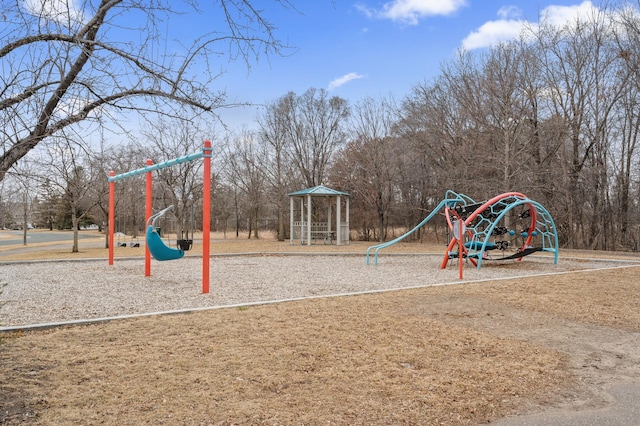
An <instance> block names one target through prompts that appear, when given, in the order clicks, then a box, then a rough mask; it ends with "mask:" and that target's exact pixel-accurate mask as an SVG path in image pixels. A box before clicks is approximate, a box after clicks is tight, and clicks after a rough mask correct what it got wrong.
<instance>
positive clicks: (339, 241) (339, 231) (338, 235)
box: [336, 195, 342, 246]
mask: <svg viewBox="0 0 640 426" xmlns="http://www.w3.org/2000/svg"><path fill="white" fill-rule="evenodd" d="M340 198H341V197H340V195H338V196H337V197H336V228H337V229H336V245H337V246H339V245H341V244H342V239H341V238H342V229H341V228H342V226H340V210H341V206H340Z"/></svg>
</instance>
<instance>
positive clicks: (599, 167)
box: [0, 4, 640, 250]
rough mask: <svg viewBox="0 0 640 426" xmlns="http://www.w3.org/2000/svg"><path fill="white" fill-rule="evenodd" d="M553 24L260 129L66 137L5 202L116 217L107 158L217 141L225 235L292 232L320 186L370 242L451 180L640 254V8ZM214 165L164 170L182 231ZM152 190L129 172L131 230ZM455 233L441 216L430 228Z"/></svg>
mask: <svg viewBox="0 0 640 426" xmlns="http://www.w3.org/2000/svg"><path fill="white" fill-rule="evenodd" d="M540 22H541V23H540V25H536V26H533V25H532V26H530V27H528V28H526V29H525V31H524V32H523V33H522V35H521V37H520V38H519V39H518V40H515V41H511V42H505V43H502V44H499V45H496V46H494V47H492V48H489V49H486V50H482V51H473V52H465V51H461V52H459V54H458V55H457V56H456V57H455V58H453V59H450V60H448V61H446V62H445V63H443V64H442V66H441V69H440V72H439V73H438V75H437V76H436V77H434V78H433V79H431V80H429V81H424V82H421V83H417V84H415V85H414V86H413V88H412V90H411V91H410V93H409V94H407V95H406V96H404V97H403V98H400V99H394V98H392V97H388V98H365V99H362V100H360V101H358V102H356V103H353V104H350V103H349V102H348V101H347V100H345V99H342V98H340V97H338V96H331V95H330V94H329V93H328V92H327V91H325V90H324V89H317V88H310V89H308V90H307V91H305V92H304V93H294V92H289V93H286V94H284V95H283V96H281V97H280V98H278V99H275V100H273V101H271V102H270V103H268V104H267V105H266V106H265V107H264V108H263V109H262V110H261V112H260V114H259V115H258V117H257V118H256V123H255V126H252V127H251V128H247V129H241V130H237V129H236V130H234V131H232V132H219V133H218V134H213V135H212V134H211V130H210V129H211V121H210V120H209V119H206V117H204V116H202V117H201V116H196V117H195V118H194V116H193V114H191V115H189V114H186V115H188V116H189V119H186V120H185V119H184V116H185V114H182V112H181V111H180V110H176V109H173V110H172V111H174V113H172V114H171V115H163V116H159V117H154V119H153V120H149V122H148V124H147V126H146V128H144V129H142V130H141V135H142V136H141V137H140V136H139V137H138V140H144V141H145V143H144V144H142V143H139V142H135V141H131V142H130V143H127V144H122V143H120V144H114V143H110V141H109V140H108V139H109V138H108V137H106V138H105V139H104V140H102V139H101V142H103V143H100V144H99V146H95V144H93V145H89V144H86V143H83V141H82V138H81V137H80V136H79V134H78V133H71V132H61V133H60V132H59V133H54V134H52V135H50V136H49V137H48V138H47V139H45V141H46V144H45V146H46V149H40V150H38V155H34V156H33V158H21V159H20V161H17V162H16V163H15V164H14V165H12V166H11V168H10V171H11V173H8V175H7V176H8V178H7V177H5V179H4V180H3V191H2V194H3V196H2V199H1V200H0V209H2V208H3V206H4V208H6V205H7V203H8V202H9V201H12V202H17V203H20V202H23V203H26V202H27V200H31V203H32V207H30V208H32V209H33V212H34V214H36V213H35V212H37V216H38V217H41V216H42V217H46V215H45V214H44V212H45V211H46V212H48V213H47V214H48V215H49V218H51V216H50V213H49V212H50V211H51V210H52V208H51V204H52V203H54V201H55V200H57V201H55V202H56V203H58V205H59V204H60V203H61V202H62V200H64V203H65V205H67V206H68V207H65V209H66V210H67V211H69V212H70V215H71V219H72V220H71V222H72V225H73V226H76V225H77V224H78V222H77V221H79V220H81V219H84V218H87V217H91V218H92V220H93V221H94V222H96V223H98V224H102V223H104V222H105V221H106V204H105V203H106V176H107V173H108V169H114V170H115V171H116V173H119V172H124V171H128V170H133V169H136V168H139V167H141V166H142V165H144V161H145V159H146V158H152V159H153V160H154V161H163V160H166V159H170V158H176V157H179V156H181V155H185V154H188V153H190V152H192V151H193V150H195V149H199V147H200V146H201V143H202V141H203V140H204V139H212V142H213V145H214V167H213V170H214V172H213V173H214V174H213V175H212V176H211V179H212V182H213V185H212V189H213V197H214V199H213V200H212V210H213V211H212V221H213V223H212V229H213V230H216V229H217V230H220V231H225V232H226V231H229V232H232V233H235V234H236V235H241V234H242V235H246V236H248V237H250V238H251V237H254V238H258V237H259V236H260V234H259V233H260V232H265V231H269V232H273V233H274V234H275V235H277V236H278V238H279V239H281V240H283V239H285V238H286V237H288V231H289V230H288V229H287V228H288V225H287V224H288V213H289V212H288V199H287V194H288V193H290V192H293V191H296V190H299V189H303V188H306V187H311V186H315V185H319V184H325V185H326V186H329V187H333V188H335V189H338V190H341V191H344V192H347V193H350V194H351V223H350V227H351V230H352V233H353V235H352V238H356V239H362V240H385V239H388V238H390V237H392V236H394V235H397V234H398V233H399V232H402V231H403V230H406V229H408V228H410V227H413V226H414V225H415V224H416V223H418V222H419V221H420V220H421V219H422V218H424V217H425V216H426V215H427V214H428V212H429V211H431V209H433V208H434V207H435V206H436V205H437V204H438V203H439V201H440V200H441V199H442V198H443V196H444V194H445V192H446V191H447V190H449V189H451V190H454V191H456V192H460V193H463V194H466V195H468V196H470V197H472V198H474V199H476V200H478V201H481V200H485V199H489V198H491V197H493V196H495V195H498V194H500V193H503V192H508V191H518V192H522V193H525V194H526V195H527V196H528V197H529V198H531V199H534V200H536V201H538V202H539V203H541V204H542V205H544V206H545V208H546V209H547V210H548V211H549V212H550V213H551V215H552V216H553V218H554V221H555V223H556V225H557V227H558V234H559V237H560V240H561V244H562V245H563V246H564V247H570V248H586V249H603V250H638V249H639V248H640V240H639V239H640V214H639V213H638V200H639V195H640V185H639V183H640V180H639V171H640V170H639V165H640V162H639V161H638V160H639V158H638V152H637V142H638V134H639V129H640V122H639V120H640V115H639V114H640V110H639V108H638V104H639V101H640V96H639V95H640V71H639V70H640V43H639V42H640V14H639V12H638V8H637V7H631V6H630V5H629V4H624V5H622V6H620V7H615V8H613V7H612V8H609V9H600V10H598V11H597V12H594V14H593V15H592V16H589V17H582V18H580V19H579V20H575V21H573V22H570V23H568V24H566V25H564V26H562V27H558V26H555V25H552V24H551V23H545V21H544V20H542V19H541V21H540ZM183 112H184V111H183ZM5 131H6V130H5ZM34 162H37V164H38V167H33V166H32V164H34ZM34 170H37V171H42V172H41V173H40V174H39V177H38V178H37V179H34V178H33V176H34V174H38V173H36V172H34ZM200 175H201V171H200V170H199V165H198V164H196V163H195V162H194V164H182V165H180V166H178V167H175V168H171V169H166V170H164V169H163V170H162V171H160V172H159V173H158V176H157V178H156V181H157V186H158V188H157V189H155V188H154V193H155V194H156V197H157V202H158V205H163V206H166V205H168V204H174V205H176V206H177V209H176V221H177V222H179V223H177V224H176V227H177V228H178V229H182V230H184V229H187V228H189V227H191V226H192V225H191V224H190V223H187V222H185V218H187V217H189V218H192V219H193V220H192V219H190V221H191V222H192V223H194V224H198V223H199V221H198V218H199V216H198V215H199V214H200V213H199V211H200V210H199V209H198V207H199V206H200V204H199V203H200V202H201V200H198V194H199V188H200V187H201V185H202V182H201V178H200ZM34 182H37V183H36V184H34ZM31 187H33V188H31ZM9 189H12V190H15V191H14V192H13V194H14V196H11V194H12V192H11V191H9ZM27 189H28V190H27ZM143 190H144V185H143V184H142V183H141V182H140V181H136V180H135V179H130V180H129V179H127V180H125V181H122V183H118V185H117V191H118V194H117V197H116V198H117V200H118V205H117V206H116V211H117V217H118V218H120V223H118V220H116V222H117V223H116V226H117V227H120V228H121V229H122V232H125V233H127V234H132V233H135V232H138V231H139V230H140V229H141V224H143V222H144V205H143V204H144V202H143V200H144V194H143V193H142V191H143ZM25 193H28V194H31V195H29V196H24V194H25ZM56 197H57V198H56ZM74 206H75V207H74ZM192 211H193V212H194V214H193V215H191V214H190V213H189V212H192ZM74 220H75V221H76V222H75V223H74V222H73V221H74ZM446 232H447V230H446V227H445V224H444V221H442V220H436V221H434V223H433V224H431V226H430V227H429V228H428V229H427V230H425V231H424V232H423V233H422V234H418V235H417V236H416V238H418V239H424V238H428V239H435V240H438V241H439V240H440V239H443V240H444V238H446Z"/></svg>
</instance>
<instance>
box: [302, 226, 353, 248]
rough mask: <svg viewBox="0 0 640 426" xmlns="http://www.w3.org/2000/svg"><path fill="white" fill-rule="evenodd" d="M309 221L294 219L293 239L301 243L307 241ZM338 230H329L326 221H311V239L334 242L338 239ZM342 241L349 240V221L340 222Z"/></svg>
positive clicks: (344, 242)
mask: <svg viewBox="0 0 640 426" xmlns="http://www.w3.org/2000/svg"><path fill="white" fill-rule="evenodd" d="M307 225H308V222H306V221H299V220H297V221H293V222H292V228H291V240H292V241H300V243H301V244H305V243H306V242H307V236H308V228H307ZM336 236H337V235H336V231H335V230H333V229H332V230H331V231H330V230H329V227H328V225H327V223H326V222H311V241H316V242H317V241H323V242H324V243H325V244H326V243H327V242H328V243H333V241H335V239H336ZM340 241H341V243H343V244H346V243H348V242H349V223H348V222H342V223H341V224H340Z"/></svg>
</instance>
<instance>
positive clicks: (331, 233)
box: [288, 185, 350, 245]
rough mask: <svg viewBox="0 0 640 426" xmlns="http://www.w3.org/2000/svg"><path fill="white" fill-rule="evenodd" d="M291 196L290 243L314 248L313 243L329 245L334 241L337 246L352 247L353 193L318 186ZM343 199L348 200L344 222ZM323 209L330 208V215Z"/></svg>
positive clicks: (346, 201) (293, 193)
mask: <svg viewBox="0 0 640 426" xmlns="http://www.w3.org/2000/svg"><path fill="white" fill-rule="evenodd" d="M288 195H289V210H290V211H289V217H290V219H289V231H290V232H289V235H290V237H289V242H290V244H294V241H298V240H299V241H300V243H301V244H306V245H311V242H312V241H322V242H324V243H325V244H327V243H333V241H334V240H335V241H336V245H343V244H349V197H350V195H349V194H347V193H346V192H341V191H336V190H335V189H331V188H327V187H326V186H324V185H318V186H314V187H312V188H307V189H302V190H300V191H296V192H292V193H290V194H288ZM342 198H344V199H345V208H344V210H345V215H344V220H343V219H342V211H343V209H342ZM334 200H335V203H334ZM296 201H298V202H299V208H298V209H296V208H295V205H296ZM334 204H335V218H334V217H333V206H334ZM321 207H326V213H325V210H324V208H321ZM334 219H335V220H334Z"/></svg>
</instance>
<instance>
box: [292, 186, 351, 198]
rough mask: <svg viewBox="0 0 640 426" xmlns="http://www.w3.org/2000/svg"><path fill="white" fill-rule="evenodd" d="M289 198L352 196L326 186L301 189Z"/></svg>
mask: <svg viewBox="0 0 640 426" xmlns="http://www.w3.org/2000/svg"><path fill="white" fill-rule="evenodd" d="M287 195H288V196H289V197H301V196H304V195H311V196H312V197H327V196H334V197H335V196H338V195H342V196H346V197H350V196H351V195H350V194H347V193H346V192H342V191H336V190H335V189H331V188H327V187H326V186H324V185H318V186H314V187H312V188H307V189H301V190H300V191H295V192H292V193H290V194H287Z"/></svg>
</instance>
